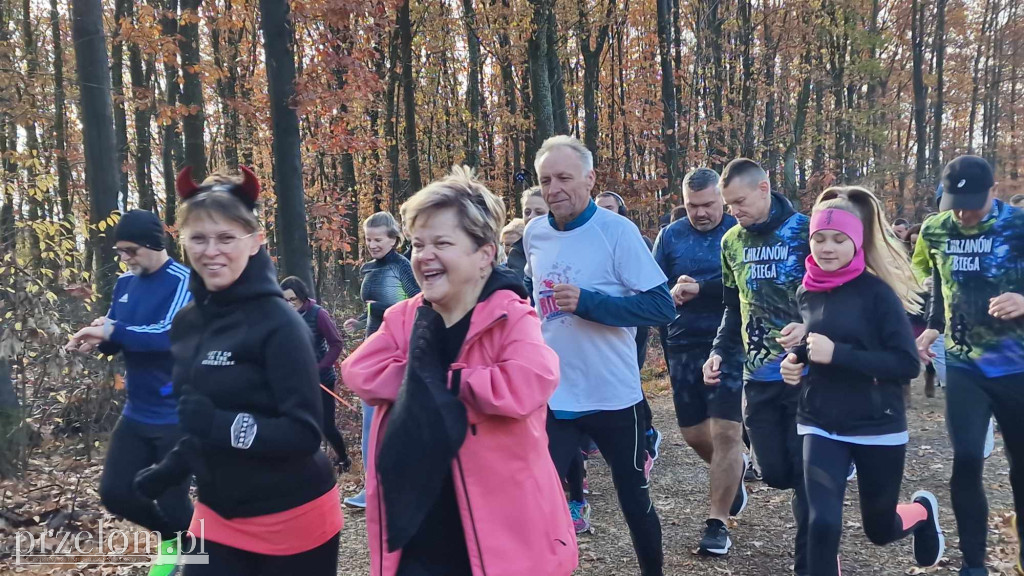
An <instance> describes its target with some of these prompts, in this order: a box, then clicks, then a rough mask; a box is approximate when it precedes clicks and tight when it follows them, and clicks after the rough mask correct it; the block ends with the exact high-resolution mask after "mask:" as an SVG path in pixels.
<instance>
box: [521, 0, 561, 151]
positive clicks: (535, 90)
mask: <svg viewBox="0 0 1024 576" xmlns="http://www.w3.org/2000/svg"><path fill="white" fill-rule="evenodd" d="M550 2H551V0H531V3H532V4H533V30H532V32H531V35H530V40H529V44H528V54H529V60H530V99H531V103H532V104H533V117H534V131H533V134H534V136H533V140H534V143H535V145H536V146H537V148H538V149H539V148H540V145H541V144H543V143H544V141H545V140H547V139H548V138H550V137H551V136H553V135H554V133H555V117H554V111H553V110H552V102H551V79H550V78H549V75H548V61H549V59H548V49H549V48H550V47H549V46H548V32H547V26H548V24H547V22H548V14H547V13H548V11H549V10H551V4H550ZM530 161H531V162H532V161H533V158H532V157H531V158H530Z"/></svg>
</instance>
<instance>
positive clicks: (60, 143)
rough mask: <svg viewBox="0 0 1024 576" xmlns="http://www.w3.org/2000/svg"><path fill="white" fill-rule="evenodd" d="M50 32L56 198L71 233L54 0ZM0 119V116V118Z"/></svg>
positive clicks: (66, 230) (61, 64)
mask: <svg viewBox="0 0 1024 576" xmlns="http://www.w3.org/2000/svg"><path fill="white" fill-rule="evenodd" d="M50 34H51V36H53V137H54V152H55V154H56V156H57V197H58V198H60V213H61V218H63V221H64V233H65V234H66V235H69V236H70V235H71V234H73V233H74V214H72V212H71V194H70V191H69V190H70V187H71V164H70V163H69V162H68V150H67V148H68V132H67V124H66V123H67V95H66V92H65V89H64V48H63V40H62V38H61V27H60V12H59V11H58V10H57V0H50ZM0 122H2V117H0Z"/></svg>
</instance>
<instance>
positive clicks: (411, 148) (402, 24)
mask: <svg viewBox="0 0 1024 576" xmlns="http://www.w3.org/2000/svg"><path fill="white" fill-rule="evenodd" d="M411 1H412V0H405V1H404V2H402V5H401V7H400V8H399V9H398V30H399V33H398V36H399V39H400V42H399V46H400V49H401V56H402V105H403V110H404V122H403V124H404V129H405V154H406V157H407V158H406V159H407V160H408V162H409V191H408V194H407V195H406V197H408V196H410V195H412V194H415V193H416V192H418V191H419V190H420V188H423V181H422V179H421V177H420V152H419V146H418V145H417V143H416V82H415V80H413V75H412V65H413V64H412V21H411V20H410V18H409V3H410V2H411Z"/></svg>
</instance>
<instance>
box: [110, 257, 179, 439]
mask: <svg viewBox="0 0 1024 576" xmlns="http://www.w3.org/2000/svg"><path fill="white" fill-rule="evenodd" d="M188 279H189V269H188V268H186V267H185V266H182V265H181V264H179V263H177V262H175V261H174V260H173V259H169V260H167V262H165V263H164V265H163V266H161V267H160V268H159V269H158V270H156V271H155V272H153V273H151V274H146V275H145V276H136V275H134V274H132V273H126V274H123V275H122V276H121V277H119V278H118V279H117V284H115V285H114V296H113V298H112V299H111V303H110V311H109V312H107V318H110V319H111V320H113V321H114V331H113V332H112V333H111V335H110V340H108V341H107V342H104V343H103V344H101V345H100V347H99V350H100V352H103V353H104V354H108V355H114V354H117V353H118V352H123V353H124V360H125V367H126V370H125V371H126V377H125V387H126V388H127V389H128V399H127V401H126V402H125V405H124V412H123V413H122V415H123V416H125V417H127V418H131V419H133V420H137V421H139V422H144V423H147V424H177V423H178V401H177V399H176V398H175V397H174V396H173V394H172V385H171V368H172V366H173V360H172V359H171V321H172V320H173V319H174V315H175V314H177V313H178V310H181V308H182V307H184V306H185V304H188V303H189V302H190V301H191V300H192V293H191V292H190V291H189V289H188Z"/></svg>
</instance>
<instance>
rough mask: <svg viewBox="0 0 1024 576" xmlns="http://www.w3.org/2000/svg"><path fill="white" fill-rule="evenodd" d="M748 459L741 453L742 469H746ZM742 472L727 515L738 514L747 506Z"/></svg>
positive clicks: (745, 486) (745, 487) (748, 462)
mask: <svg viewBox="0 0 1024 576" xmlns="http://www.w3.org/2000/svg"><path fill="white" fill-rule="evenodd" d="M749 464H750V461H749V460H748V459H747V455H746V454H743V470H744V471H746V470H747V466H748V465H749ZM743 476H744V475H743V474H740V485H739V487H738V488H737V489H736V497H735V498H733V499H732V507H730V508H729V516H739V515H740V513H741V512H743V509H744V508H746V507H747V485H746V482H745V481H744V480H743Z"/></svg>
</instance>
